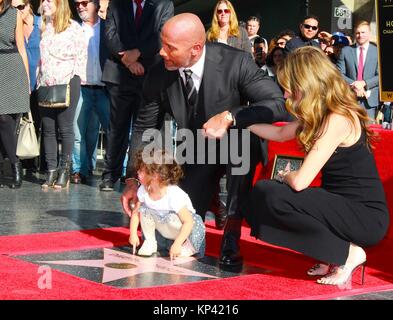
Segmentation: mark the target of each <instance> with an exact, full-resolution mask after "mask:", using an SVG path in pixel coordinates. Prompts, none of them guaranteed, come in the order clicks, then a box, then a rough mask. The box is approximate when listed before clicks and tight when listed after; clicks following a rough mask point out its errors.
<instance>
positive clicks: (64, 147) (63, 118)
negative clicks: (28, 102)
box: [39, 76, 81, 170]
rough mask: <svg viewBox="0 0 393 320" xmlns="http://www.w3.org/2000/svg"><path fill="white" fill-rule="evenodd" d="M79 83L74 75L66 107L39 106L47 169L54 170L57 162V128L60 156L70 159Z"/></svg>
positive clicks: (77, 77)
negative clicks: (68, 104)
mask: <svg viewBox="0 0 393 320" xmlns="http://www.w3.org/2000/svg"><path fill="white" fill-rule="evenodd" d="M80 84H81V80H80V78H79V76H74V77H73V78H72V79H71V81H70V94H71V102H70V106H69V107H68V108H44V107H40V108H39V109H40V115H41V119H42V130H43V138H44V147H45V160H46V164H47V168H48V170H55V169H56V168H57V164H58V159H57V151H58V141H57V134H56V131H57V130H58V131H59V132H58V133H59V138H60V139H61V157H62V159H70V160H71V154H72V149H73V147H74V127H73V121H74V116H75V110H76V106H77V104H78V101H79V97H80V90H81V88H80Z"/></svg>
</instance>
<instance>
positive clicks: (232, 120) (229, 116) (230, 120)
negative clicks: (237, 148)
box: [225, 112, 236, 126]
mask: <svg viewBox="0 0 393 320" xmlns="http://www.w3.org/2000/svg"><path fill="white" fill-rule="evenodd" d="M225 120H227V121H229V122H231V124H232V125H233V126H235V125H236V121H235V117H234V116H233V115H232V113H230V112H228V113H227V114H226V115H225Z"/></svg>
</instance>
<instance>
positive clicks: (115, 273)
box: [37, 248, 217, 283]
mask: <svg viewBox="0 0 393 320" xmlns="http://www.w3.org/2000/svg"><path fill="white" fill-rule="evenodd" d="M191 261H196V259H195V258H193V257H188V258H177V259H175V260H172V261H171V260H169V259H168V258H161V257H155V256H153V257H148V258H146V257H138V256H135V255H132V254H129V253H125V252H121V251H116V250H112V249H107V248H104V258H103V259H100V260H58V261H37V263H40V264H41V263H44V264H57V265H69V266H83V267H96V268H103V276H102V283H107V282H111V281H115V280H118V279H122V278H127V277H132V276H135V275H137V274H141V273H148V272H158V273H166V274H174V275H181V276H195V277H203V278H217V277H215V276H211V275H209V274H206V273H201V272H196V271H193V270H190V269H186V268H182V267H180V266H178V265H179V264H184V263H187V262H191Z"/></svg>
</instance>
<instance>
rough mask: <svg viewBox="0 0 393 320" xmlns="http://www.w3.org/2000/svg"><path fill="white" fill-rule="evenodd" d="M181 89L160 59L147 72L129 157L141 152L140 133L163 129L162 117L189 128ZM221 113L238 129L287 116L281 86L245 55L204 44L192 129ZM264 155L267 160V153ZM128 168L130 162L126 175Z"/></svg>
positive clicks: (175, 75)
mask: <svg viewBox="0 0 393 320" xmlns="http://www.w3.org/2000/svg"><path fill="white" fill-rule="evenodd" d="M182 86H183V83H182V79H181V77H180V74H179V71H168V70H166V69H165V66H164V63H163V62H162V61H161V62H159V63H158V64H156V65H154V66H153V67H152V68H151V70H150V72H149V74H148V75H147V77H146V79H145V82H144V87H143V103H142V105H141V107H140V109H139V111H138V114H137V116H136V119H135V121H134V126H133V132H132V136H131V147H130V150H131V153H132V154H131V159H133V153H135V152H136V151H137V150H139V149H141V148H142V135H143V132H144V131H145V130H147V129H151V128H155V129H161V128H162V125H163V123H164V120H165V115H166V114H169V115H171V116H172V117H173V118H174V119H175V121H176V123H177V125H178V128H179V129H182V128H189V127H190V123H189V118H188V112H187V104H186V100H185V98H184V93H183V89H182ZM247 101H248V102H249V104H247ZM225 110H230V111H231V112H232V114H233V115H234V116H235V118H236V121H237V125H238V127H241V128H245V127H247V126H249V125H251V124H253V123H272V122H276V121H284V120H286V119H287V116H288V113H287V111H286V110H285V105H284V98H283V94H282V92H281V90H280V88H279V87H278V85H277V84H276V83H275V82H274V81H273V80H271V78H270V77H268V76H265V74H264V73H263V71H262V70H261V69H260V68H258V67H257V65H256V64H255V62H254V61H253V59H252V57H251V56H250V54H249V53H248V52H244V51H241V50H238V49H235V48H232V47H229V46H227V45H224V44H219V43H207V44H206V58H205V65H204V73H203V79H202V83H201V87H200V89H199V93H198V106H197V112H196V122H194V124H195V123H196V124H197V125H196V128H197V129H198V128H202V125H203V124H204V123H205V122H206V121H207V120H208V119H210V118H211V117H213V116H214V115H216V114H219V113H221V112H223V111H225ZM264 151H265V154H263V156H264V157H265V158H266V149H265V150H264ZM262 160H263V161H265V160H266V159H262ZM132 166H133V164H132V161H129V166H128V170H127V171H128V173H130V174H132V173H133V168H132Z"/></svg>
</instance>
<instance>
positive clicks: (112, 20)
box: [102, 0, 174, 84]
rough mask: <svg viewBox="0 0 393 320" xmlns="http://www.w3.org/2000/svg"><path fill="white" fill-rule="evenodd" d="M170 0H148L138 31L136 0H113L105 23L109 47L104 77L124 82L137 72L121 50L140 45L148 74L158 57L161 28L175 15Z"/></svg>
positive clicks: (142, 59) (141, 58) (107, 79)
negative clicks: (124, 62) (134, 7)
mask: <svg viewBox="0 0 393 320" xmlns="http://www.w3.org/2000/svg"><path fill="white" fill-rule="evenodd" d="M173 12H174V9H173V3H172V1H170V0H146V2H145V5H144V7H143V11H142V17H141V22H140V27H139V31H138V30H137V29H136V27H135V22H134V9H133V1H131V0H111V2H110V3H109V6H108V12H107V18H106V23H105V39H106V46H107V48H108V50H109V59H107V61H106V63H105V67H104V71H103V76H102V81H104V82H110V83H114V84H121V83H124V82H127V81H130V79H132V78H133V77H134V76H133V75H132V74H131V72H130V71H129V70H128V69H127V68H126V67H125V66H124V65H123V63H122V62H121V60H120V59H121V57H120V56H119V54H118V53H119V52H121V51H126V50H131V49H135V48H137V49H139V51H140V52H141V56H140V58H139V60H138V61H139V62H140V63H141V64H142V65H143V67H144V68H145V74H146V73H147V71H148V69H149V68H150V66H151V65H153V64H154V63H155V62H157V61H158V59H159V55H158V53H159V51H160V49H161V41H160V32H161V28H162V26H163V25H164V23H165V22H166V21H167V20H168V19H169V18H171V17H172V16H173Z"/></svg>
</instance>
